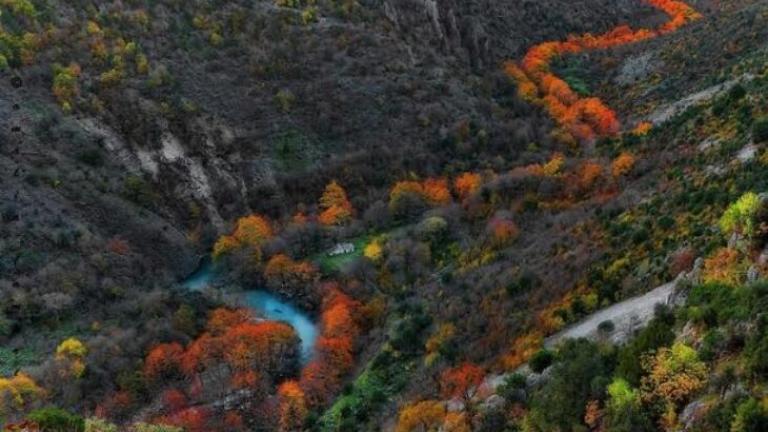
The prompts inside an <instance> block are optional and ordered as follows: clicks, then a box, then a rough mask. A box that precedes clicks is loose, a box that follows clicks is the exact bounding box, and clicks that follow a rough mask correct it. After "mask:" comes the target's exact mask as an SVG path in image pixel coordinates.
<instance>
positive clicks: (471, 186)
mask: <svg viewBox="0 0 768 432" xmlns="http://www.w3.org/2000/svg"><path fill="white" fill-rule="evenodd" d="M481 183H482V177H481V176H480V174H475V173H471V172H465V173H464V174H462V175H460V176H458V177H456V179H455V180H454V181H453V188H454V190H455V191H456V194H457V195H458V196H459V198H461V199H466V198H467V197H468V196H470V195H472V194H473V193H475V192H477V191H478V190H479V189H480V185H481Z"/></svg>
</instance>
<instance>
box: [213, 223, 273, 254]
mask: <svg viewBox="0 0 768 432" xmlns="http://www.w3.org/2000/svg"><path fill="white" fill-rule="evenodd" d="M273 235H274V233H273V231H272V227H271V226H270V224H269V221H268V220H267V219H266V218H265V217H263V216H259V215H250V216H245V217H243V218H240V219H239V220H238V221H237V224H236V225H235V230H234V231H233V232H232V234H231V235H225V236H222V237H220V238H219V240H218V241H217V242H216V244H215V245H214V246H213V254H212V255H213V259H214V260H217V259H219V258H221V257H222V256H224V255H227V254H229V253H232V252H234V251H236V250H242V249H245V250H247V251H248V252H250V253H251V254H253V256H254V258H255V259H256V260H257V261H258V260H260V259H261V247H260V246H261V244H262V243H263V242H264V241H265V240H268V239H269V238H270V237H272V236H273Z"/></svg>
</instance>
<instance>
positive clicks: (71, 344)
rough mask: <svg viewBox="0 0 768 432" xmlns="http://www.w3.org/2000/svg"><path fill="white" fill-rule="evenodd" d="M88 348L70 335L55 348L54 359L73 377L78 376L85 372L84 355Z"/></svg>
mask: <svg viewBox="0 0 768 432" xmlns="http://www.w3.org/2000/svg"><path fill="white" fill-rule="evenodd" d="M86 354H88V349H87V348H86V347H85V345H84V344H83V343H82V342H80V340H79V339H77V338H74V337H71V338H68V339H66V340H64V341H63V342H61V343H60V344H59V346H58V347H57V348H56V360H57V362H59V363H60V364H61V365H62V366H63V367H64V368H65V369H66V371H67V373H68V374H71V375H72V376H73V377H75V378H80V377H82V376H83V373H85V355H86Z"/></svg>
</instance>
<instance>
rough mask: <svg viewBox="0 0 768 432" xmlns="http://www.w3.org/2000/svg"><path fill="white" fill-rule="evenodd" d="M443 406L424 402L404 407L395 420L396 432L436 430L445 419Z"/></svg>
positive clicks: (437, 402) (430, 401) (433, 402)
mask: <svg viewBox="0 0 768 432" xmlns="http://www.w3.org/2000/svg"><path fill="white" fill-rule="evenodd" d="M446 412H447V411H446V409H445V404H444V403H442V402H439V401H432V400H426V401H421V402H416V403H413V404H410V405H406V406H404V407H403V408H402V409H401V410H400V414H399V415H398V419H397V427H396V428H395V431H396V432H427V431H431V430H436V429H437V428H438V427H439V426H440V425H441V424H442V423H443V420H444V419H445V415H446Z"/></svg>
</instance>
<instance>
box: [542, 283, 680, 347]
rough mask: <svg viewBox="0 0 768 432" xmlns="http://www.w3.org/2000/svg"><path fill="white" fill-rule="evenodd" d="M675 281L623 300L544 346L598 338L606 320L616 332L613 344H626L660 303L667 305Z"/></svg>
mask: <svg viewBox="0 0 768 432" xmlns="http://www.w3.org/2000/svg"><path fill="white" fill-rule="evenodd" d="M675 285H676V284H675V282H670V283H668V284H665V285H662V286H660V287H658V288H655V289H654V290H652V291H650V292H648V293H645V294H643V295H641V296H638V297H633V298H630V299H628V300H624V301H623V302H621V303H616V304H615V305H613V306H609V307H607V308H605V309H602V310H600V311H597V312H595V313H594V314H592V315H590V316H589V317H588V318H587V319H585V320H584V321H581V322H580V323H577V324H575V325H573V326H571V327H568V328H566V329H564V330H562V331H560V332H558V333H555V334H554V335H552V336H550V337H548V338H547V339H545V340H544V346H545V347H547V348H551V347H553V346H555V345H557V343H558V342H560V341H562V340H563V339H569V338H570V339H577V338H582V337H584V338H588V339H595V338H597V337H598V329H597V328H598V326H599V325H600V323H602V322H604V321H612V322H613V324H614V327H615V329H614V330H613V332H611V333H610V335H609V337H610V339H611V341H612V342H613V343H623V342H624V341H626V340H627V338H628V337H629V336H630V335H632V333H633V332H634V331H635V330H636V329H637V328H639V327H642V326H644V325H645V324H647V323H648V321H650V320H651V318H653V312H654V310H655V309H656V305H657V304H660V303H661V304H667V303H668V302H669V299H670V297H671V296H672V294H673V293H674V291H675Z"/></svg>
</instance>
